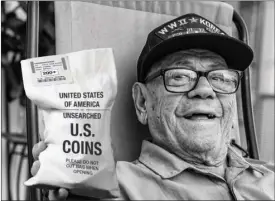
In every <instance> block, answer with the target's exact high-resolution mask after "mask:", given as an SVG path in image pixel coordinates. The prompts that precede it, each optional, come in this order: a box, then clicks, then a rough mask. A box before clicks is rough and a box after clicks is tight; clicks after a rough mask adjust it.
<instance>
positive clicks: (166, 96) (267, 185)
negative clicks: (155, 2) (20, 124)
mask: <svg viewBox="0 0 275 201" xmlns="http://www.w3.org/2000/svg"><path fill="white" fill-rule="evenodd" d="M252 59H253V52H252V50H251V48H250V47H249V46H247V45H246V44H244V43H243V42H241V41H239V40H236V39H234V38H232V37H230V36H229V35H227V34H226V33H225V32H224V31H223V30H221V29H220V28H219V27H217V26H216V25H215V24H213V23H212V22H210V21H208V20H207V19H204V18H203V17H201V16H198V15H196V14H187V15H184V16H181V17H179V18H177V19H174V20H172V21H170V22H167V23H165V24H164V25H161V26H160V27H158V28H156V29H155V30H153V31H152V32H151V33H150V34H149V36H148V38H147V42H146V44H145V47H144V48H143V51H142V53H141V55H140V57H139V61H138V82H136V83H135V84H134V85H133V88H132V95H133V100H134V105H135V108H136V114H137V118H138V120H139V121H140V122H141V123H142V124H144V125H148V127H149V130H150V133H151V136H152V139H151V140H147V141H146V140H145V141H144V142H143V144H142V149H141V154H140V157H139V158H138V159H137V160H136V161H134V162H132V163H130V162H118V163H117V167H116V168H117V171H116V172H117V178H118V182H119V186H120V191H121V197H120V199H131V200H142V199H147V200H152V199H154V200H155V199H160V200H163V199H169V200H171V199H180V200H182V199H188V200H205V199H210V200H217V199H218V200H244V199H245V200H250V199H254V200H272V199H274V169H273V166H269V165H267V164H265V163H263V162H260V161H256V160H252V159H244V158H243V157H242V156H240V154H239V153H238V152H237V150H236V149H235V147H232V146H231V144H230V141H231V139H232V134H231V128H232V125H233V117H234V115H235V114H234V107H235V105H234V98H235V92H236V91H237V89H238V86H239V83H240V80H241V77H242V71H243V70H245V69H246V68H247V67H248V66H249V64H250V63H251V61H252ZM45 148H46V145H45V143H43V142H40V143H39V144H37V145H36V146H35V147H34V149H33V154H34V158H35V159H38V155H39V153H40V152H41V151H43V150H44V149H45ZM38 169H39V161H36V162H35V163H34V165H33V168H32V173H33V174H36V172H37V171H38ZM68 195H69V192H68V191H67V190H66V189H62V188H60V189H57V190H55V191H50V194H49V198H50V199H66V198H68V199H69V198H70V197H71V195H69V197H68ZM95 197H96V195H95ZM74 198H75V199H76V200H80V199H81V198H80V197H74Z"/></svg>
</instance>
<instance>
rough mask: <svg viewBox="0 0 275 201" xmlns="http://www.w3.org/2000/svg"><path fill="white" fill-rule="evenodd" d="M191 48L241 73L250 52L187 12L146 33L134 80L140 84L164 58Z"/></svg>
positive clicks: (246, 46)
mask: <svg viewBox="0 0 275 201" xmlns="http://www.w3.org/2000/svg"><path fill="white" fill-rule="evenodd" d="M194 48H197V49H207V50H209V51H212V52H215V53H217V54H219V55H220V56H222V57H223V58H224V59H225V61H226V63H227V65H228V67H229V68H230V69H235V70H240V71H243V70H245V69H246V68H247V67H248V66H249V65H250V63H251V62H252V60H253V51H252V49H251V48H250V47H249V46H248V45H247V44H245V43H244V42H242V41H241V40H238V39H236V38H233V37H232V36H231V35H230V34H229V33H226V32H225V31H223V30H222V29H221V28H219V27H218V26H217V25H215V24H214V23H212V22H211V21H209V20H207V19H205V18H204V17H202V16H199V15H197V14H194V13H189V14H186V15H183V16H180V17H178V18H176V19H173V20H171V21H169V22H167V23H165V24H163V25H161V26H159V27H157V28H156V29H154V30H153V31H151V32H150V33H149V35H148V37H147V41H146V44H145V46H144V47H143V50H142V52H141V54H140V56H139V59H138V63H137V76H138V81H139V82H144V80H145V78H146V74H147V72H148V71H149V70H150V68H151V67H152V65H153V64H154V63H155V62H156V61H158V60H160V59H161V58H163V57H165V56H166V55H168V54H171V53H173V52H177V51H180V50H187V49H194Z"/></svg>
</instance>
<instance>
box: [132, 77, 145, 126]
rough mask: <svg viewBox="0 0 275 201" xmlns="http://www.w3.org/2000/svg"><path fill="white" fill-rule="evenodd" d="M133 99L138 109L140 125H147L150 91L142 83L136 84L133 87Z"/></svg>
mask: <svg viewBox="0 0 275 201" xmlns="http://www.w3.org/2000/svg"><path fill="white" fill-rule="evenodd" d="M132 97H133V100H134V105H135V108H136V114H137V117H138V120H139V121H140V123H142V124H144V125H146V124H147V108H146V101H148V90H147V88H146V86H145V85H144V84H142V83H140V82H136V83H135V84H134V85H133V87H132Z"/></svg>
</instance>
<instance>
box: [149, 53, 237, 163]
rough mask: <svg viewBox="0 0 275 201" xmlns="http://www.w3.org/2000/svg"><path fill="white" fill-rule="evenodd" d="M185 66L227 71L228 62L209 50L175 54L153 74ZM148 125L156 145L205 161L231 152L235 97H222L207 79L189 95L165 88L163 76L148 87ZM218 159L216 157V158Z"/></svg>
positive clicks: (155, 69)
mask: <svg viewBox="0 0 275 201" xmlns="http://www.w3.org/2000/svg"><path fill="white" fill-rule="evenodd" d="M171 67H176V68H177V67H185V68H188V69H192V70H196V71H209V70H212V69H227V68H228V67H227V64H226V62H225V61H224V59H223V58H222V57H221V56H219V55H217V54H215V53H213V52H210V51H207V50H188V51H181V52H177V53H174V54H172V55H169V56H167V57H166V58H164V59H163V60H162V61H160V62H158V63H156V64H154V66H153V68H152V70H151V72H150V73H149V75H150V74H152V73H154V72H156V71H158V70H159V69H160V68H161V69H165V68H171ZM146 86H147V89H148V91H149V93H148V94H149V96H148V98H147V100H146V110H147V115H148V125H149V129H150V132H151V135H152V137H153V140H154V142H155V143H156V144H159V145H160V146H162V147H165V148H167V149H168V150H170V151H172V152H175V153H176V154H178V155H189V156H190V157H195V158H196V157H197V158H200V159H201V158H202V157H203V158H204V159H203V160H207V159H206V158H207V157H208V156H207V154H208V153H211V154H214V155H215V154H216V155H219V154H223V153H225V152H226V151H227V144H228V143H229V137H230V136H229V133H230V129H231V127H232V121H233V112H234V107H235V105H234V103H235V102H234V98H235V95H234V94H233V95H227V94H218V93H216V92H214V91H213V89H212V87H211V86H210V85H209V82H208V81H207V79H206V78H205V77H200V78H199V81H198V83H197V85H196V87H195V88H194V89H193V90H191V91H189V92H185V93H172V92H168V91H167V90H166V89H165V86H164V83H163V78H162V76H159V77H157V78H155V79H153V80H151V81H149V82H148V83H147V84H146ZM213 157H216V156H213ZM217 157H218V156H217Z"/></svg>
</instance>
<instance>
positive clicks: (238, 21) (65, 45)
mask: <svg viewBox="0 0 275 201" xmlns="http://www.w3.org/2000/svg"><path fill="white" fill-rule="evenodd" d="M104 2H105V4H107V5H109V6H113V7H115V8H113V9H118V10H119V9H124V8H117V7H124V6H125V5H126V6H125V7H127V5H128V6H129V7H131V6H133V5H134V7H136V8H137V9H138V7H139V6H141V7H142V5H137V4H134V3H133V2H134V1H129V2H130V3H129V2H128V3H125V5H123V3H121V2H119V1H118V2H108V1H103V4H104ZM58 3H60V4H62V2H56V4H58ZM84 3H85V2H84ZM93 3H96V4H100V3H99V1H95V2H93ZM101 3H102V2H101ZM70 5H71V4H70V3H68V4H65V3H64V4H63V6H59V7H58V9H59V11H61V10H63V11H65V12H67V13H69V14H72V13H71V12H72V10H70V9H71V8H70ZM74 5H75V6H79V4H78V3H74ZM38 6H39V2H29V3H28V49H27V56H28V58H31V57H36V56H37V55H38V54H37V49H38V48H37V47H38V35H37V29H38V26H39V25H38V16H39V15H38ZM98 6H99V5H98ZM143 6H144V5H143ZM151 6H154V5H151ZM86 9H89V8H86ZM104 9H106V10H110V9H112V8H111V7H108V8H104ZM106 10H105V11H106ZM140 10H142V9H140ZM92 12H102V13H103V10H102V11H100V10H99V9H97V10H96V9H94V10H93V11H92ZM123 12H127V13H129V12H130V11H129V10H127V9H124V11H123ZM138 12H142V11H138ZM147 12H148V11H147ZM59 13H62V12H56V15H59ZM144 13H145V12H144ZM74 14H77V13H74ZM78 14H79V13H78ZM107 15H109V13H108V12H104V17H106V18H107ZM133 15H134V13H133ZM139 15H140V16H141V17H140V19H145V16H146V15H145V14H143V13H139ZM156 16H157V15H156ZM156 16H154V17H152V19H155V20H158V23H160V22H163V21H165V20H167V19H169V16H168V15H162V16H161V17H156ZM116 17H119V16H116ZM128 17H129V18H131V17H133V16H132V14H131V13H129V15H128ZM171 17H172V16H170V19H171ZM64 19H70V18H64V16H63V18H61V17H60V16H59V18H58V17H57V18H56V24H57V26H58V25H61V24H62V23H63V24H62V30H63V34H64V31H66V30H72V28H73V27H72V26H74V24H72V23H67V24H66V23H64ZM104 19H105V18H103V21H104ZM153 21H154V20H152V21H150V22H152V23H153ZM86 22H87V23H89V22H90V23H91V26H90V27H91V28H94V29H95V30H96V29H97V28H98V27H93V24H92V19H89V20H88V21H86ZM86 22H85V21H82V19H81V20H80V19H77V18H75V22H74V23H80V24H81V23H83V24H85V23H86ZM233 22H234V24H235V26H236V28H237V31H238V36H239V39H240V40H242V41H243V42H245V43H248V33H247V28H246V25H245V22H244V21H243V19H242V18H241V16H240V15H239V14H238V13H237V12H236V11H234V13H233ZM148 24H150V23H148ZM118 25H120V24H118ZM137 26H138V25H137ZM86 28H87V27H86ZM117 28H118V30H110V32H102V33H101V34H105V36H106V35H108V34H109V35H110V36H112V34H113V35H114V34H116V36H117V37H119V36H120V35H119V33H120V32H121V31H123V30H125V28H123V24H122V25H121V26H117ZM148 29H149V25H148ZM79 31H80V30H79ZM88 31H91V32H93V31H94V30H93V29H91V30H88ZM93 33H94V34H95V37H96V38H100V35H97V34H99V33H95V32H93ZM56 34H57V35H58V34H59V36H60V35H61V34H62V31H60V30H57V32H56ZM74 34H76V33H73V32H72V31H71V32H68V35H69V36H68V37H71V40H69V41H66V40H65V39H64V38H59V40H57V43H58V45H57V53H58V54H60V53H65V52H70V51H77V50H81V49H82V48H83V47H86V46H85V45H86V44H85V37H80V38H79V41H78V43H77V44H76V43H75V42H74V41H72V38H73V37H76V35H74ZM83 34H84V33H83ZM132 34H137V35H138V34H140V33H139V30H138V29H137V30H136V32H133V33H132ZM86 39H87V38H86ZM120 39H122V38H120ZM145 39H146V38H144V40H145ZM91 40H92V39H91ZM110 40H114V39H110ZM127 43H128V44H126V45H128V46H129V47H132V46H131V45H133V44H132V43H131V41H127ZM104 45H106V44H104V43H103V42H102V43H101V42H100V41H99V42H97V43H96V44H92V45H91V47H90V48H94V47H104ZM141 45H143V44H141ZM128 46H127V47H128ZM140 50H141V49H138V48H137V50H135V51H136V52H135V53H136V55H138V54H139V53H140ZM115 54H118V55H119V54H120V52H115ZM126 59H127V58H125V60H126ZM125 62H126V63H127V62H128V63H130V61H129V60H127V61H125ZM130 65H133V64H130ZM135 71H136V68H134V67H133V68H125V69H123V73H131V74H132V75H133V76H132V75H130V76H127V77H124V76H120V75H119V74H118V79H119V80H120V81H121V80H123V82H127V83H128V84H129V85H127V86H124V87H125V91H124V90H120V91H118V93H120V94H118V98H117V100H116V102H119V103H120V104H122V105H123V106H124V107H125V108H121V105H120V107H116V105H114V108H113V110H114V112H113V113H118V112H121V113H123V112H124V110H125V111H126V110H127V111H133V110H134V109H133V106H132V101H131V97H129V98H128V99H127V98H125V99H122V98H121V97H125V96H124V95H125V94H126V92H127V91H129V89H130V88H131V84H132V83H133V81H134V80H135V77H134V74H135ZM120 72H122V71H120ZM133 72H134V73H133ZM118 87H121V86H120V83H119V86H118ZM241 92H242V107H243V118H244V124H245V134H246V140H247V148H248V149H247V151H248V156H249V157H250V158H255V159H258V158H259V154H258V148H257V141H256V133H255V126H254V116H253V111H252V104H251V91H250V69H249V68H248V69H247V70H246V71H245V72H244V79H243V80H242V84H241ZM126 95H127V96H129V94H126ZM127 96H126V97H127ZM121 109H123V110H121ZM129 115H130V118H129V116H127V117H123V118H127V121H128V122H129V121H130V123H129V124H130V126H131V127H132V130H134V133H135V136H133V135H127V134H123V135H121V136H120V137H121V138H123V140H124V141H123V142H121V141H119V139H115V138H114V139H113V140H114V143H115V144H116V145H118V147H122V146H124V148H125V147H126V148H129V147H132V146H134V148H137V150H133V151H132V150H130V149H129V153H130V154H131V156H123V153H122V152H121V151H120V150H118V149H116V148H114V152H115V155H116V159H117V160H121V159H123V160H132V159H133V156H136V155H137V154H138V151H139V150H138V146H137V145H134V144H133V141H136V142H141V140H142V139H143V138H144V137H147V136H148V130H147V128H145V127H143V126H141V125H139V124H138V123H137V122H136V121H135V120H134V119H135V117H134V116H135V114H134V113H133V112H132V113H131V114H130V113H129ZM121 121H123V120H121ZM121 121H120V123H121ZM37 125H38V115H37V111H36V107H35V106H34V105H33V104H32V103H31V102H30V101H29V100H28V101H27V136H28V153H29V154H28V158H29V168H30V167H31V165H32V163H33V158H32V155H31V153H32V152H31V150H32V147H33V145H34V143H35V142H37V141H38V137H37V134H38V131H39V129H38V126H37ZM123 126H124V125H118V120H117V119H116V118H113V122H112V127H111V128H112V129H114V130H115V129H116V130H119V131H122V132H124V131H123ZM125 126H126V125H125ZM136 130H139V131H140V132H139V134H140V133H142V134H141V135H137V134H138V133H137V132H135V131H136ZM130 138H134V139H130ZM236 141H237V144H238V139H236ZM233 144H234V142H233ZM235 144H236V143H235ZM35 196H36V194H35V191H32V192H31V199H33V200H35Z"/></svg>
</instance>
